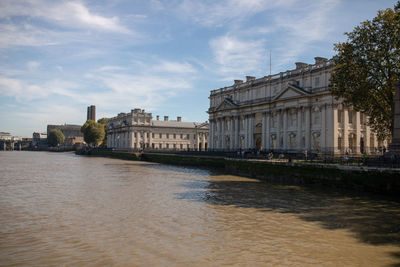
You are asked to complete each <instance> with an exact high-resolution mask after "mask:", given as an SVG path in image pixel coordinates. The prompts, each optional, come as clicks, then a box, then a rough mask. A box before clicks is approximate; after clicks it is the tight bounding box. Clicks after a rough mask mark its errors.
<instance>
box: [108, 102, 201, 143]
mask: <svg viewBox="0 0 400 267" xmlns="http://www.w3.org/2000/svg"><path fill="white" fill-rule="evenodd" d="M208 131H209V129H208V123H207V122H205V123H197V122H183V121H182V118H181V117H177V120H169V119H168V116H164V120H160V118H159V116H157V117H156V119H155V120H153V116H152V114H151V113H147V112H145V111H144V110H142V109H133V110H131V112H129V113H120V114H118V116H116V117H113V118H111V119H110V120H109V122H108V125H107V147H109V148H116V149H125V150H134V151H138V150H143V149H154V150H202V151H203V150H207V149H208Z"/></svg>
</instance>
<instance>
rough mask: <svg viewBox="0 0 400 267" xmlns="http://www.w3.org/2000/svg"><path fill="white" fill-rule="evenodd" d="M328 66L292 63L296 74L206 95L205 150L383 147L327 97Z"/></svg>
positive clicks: (363, 120)
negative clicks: (207, 147) (207, 146)
mask: <svg viewBox="0 0 400 267" xmlns="http://www.w3.org/2000/svg"><path fill="white" fill-rule="evenodd" d="M332 67H333V62H332V61H331V60H328V59H326V58H322V57H316V58H315V64H312V65H309V64H306V63H302V62H296V69H294V70H289V71H286V72H281V73H278V74H275V75H270V76H265V77H263V78H259V79H256V78H255V77H251V76H247V77H246V81H245V82H243V81H242V80H235V82H234V84H233V85H232V86H228V87H224V88H220V89H217V90H212V91H211V94H210V97H209V99H210V108H209V110H208V113H209V121H210V149H213V150H238V149H243V150H253V149H255V150H264V151H269V150H275V151H287V152H300V151H305V150H307V151H310V152H318V153H324V154H342V153H346V152H348V153H354V154H361V153H377V152H378V151H379V149H380V148H382V147H384V146H386V145H387V142H386V141H379V140H378V139H377V136H376V134H375V133H374V132H373V131H371V129H370V127H369V126H368V125H367V120H368V118H367V116H365V115H364V114H362V113H360V112H356V111H355V110H353V108H352V107H351V106H346V105H345V104H344V103H343V101H342V100H340V99H338V100H337V99H335V97H334V96H333V95H332V94H331V92H330V91H329V87H328V86H329V79H330V72H331V71H332Z"/></svg>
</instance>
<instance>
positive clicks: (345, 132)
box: [343, 108, 349, 151]
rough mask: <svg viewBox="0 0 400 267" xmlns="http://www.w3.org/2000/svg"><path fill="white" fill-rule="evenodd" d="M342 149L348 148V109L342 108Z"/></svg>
mask: <svg viewBox="0 0 400 267" xmlns="http://www.w3.org/2000/svg"><path fill="white" fill-rule="evenodd" d="M343 110H344V112H343V113H344V118H343V149H344V151H346V150H347V149H348V148H349V111H348V110H347V108H343Z"/></svg>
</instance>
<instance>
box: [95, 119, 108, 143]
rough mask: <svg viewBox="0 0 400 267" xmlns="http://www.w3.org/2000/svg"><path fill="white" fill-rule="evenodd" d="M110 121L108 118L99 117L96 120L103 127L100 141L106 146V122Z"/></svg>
mask: <svg viewBox="0 0 400 267" xmlns="http://www.w3.org/2000/svg"><path fill="white" fill-rule="evenodd" d="M109 121H110V119H109V118H101V119H99V120H97V122H98V123H100V124H102V125H103V127H104V138H103V141H102V143H101V146H102V147H107V124H108V122H109Z"/></svg>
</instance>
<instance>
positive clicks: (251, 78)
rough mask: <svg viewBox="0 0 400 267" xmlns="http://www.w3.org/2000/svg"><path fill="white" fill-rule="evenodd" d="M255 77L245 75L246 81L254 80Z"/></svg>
mask: <svg viewBox="0 0 400 267" xmlns="http://www.w3.org/2000/svg"><path fill="white" fill-rule="evenodd" d="M255 79H256V77H254V76H246V82H249V81H254V80H255Z"/></svg>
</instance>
